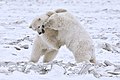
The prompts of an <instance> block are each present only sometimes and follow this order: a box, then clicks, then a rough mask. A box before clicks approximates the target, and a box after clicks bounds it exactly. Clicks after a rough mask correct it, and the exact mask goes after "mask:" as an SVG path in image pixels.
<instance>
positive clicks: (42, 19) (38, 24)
mask: <svg viewBox="0 0 120 80" xmlns="http://www.w3.org/2000/svg"><path fill="white" fill-rule="evenodd" d="M63 12H67V10H66V9H57V10H55V11H49V12H47V13H46V14H43V15H41V16H39V17H37V18H35V19H34V20H33V21H32V23H31V25H30V26H29V28H32V29H33V30H34V31H37V32H38V34H42V33H44V32H45V27H44V24H45V23H46V22H47V21H48V19H49V18H50V17H51V16H52V15H53V14H56V13H63Z"/></svg>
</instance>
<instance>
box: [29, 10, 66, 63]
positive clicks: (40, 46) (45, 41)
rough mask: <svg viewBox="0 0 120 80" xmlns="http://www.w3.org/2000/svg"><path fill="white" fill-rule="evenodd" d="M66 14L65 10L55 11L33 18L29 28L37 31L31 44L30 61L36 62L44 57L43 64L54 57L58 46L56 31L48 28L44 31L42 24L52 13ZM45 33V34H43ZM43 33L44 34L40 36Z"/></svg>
mask: <svg viewBox="0 0 120 80" xmlns="http://www.w3.org/2000/svg"><path fill="white" fill-rule="evenodd" d="M61 12H66V10H65V9H57V10H55V11H49V12H47V13H46V14H43V15H41V16H39V17H37V18H35V19H34V20H33V21H32V23H31V25H30V26H29V28H32V29H33V30H34V31H37V32H38V34H37V35H36V38H35V40H34V42H33V49H32V54H31V58H30V61H32V62H37V61H38V60H39V58H40V57H41V56H43V55H44V60H43V62H50V61H52V60H53V59H54V57H55V56H56V54H57V52H58V50H59V48H60V46H59V43H58V40H57V35H58V31H57V30H53V29H50V28H46V29H45V30H44V26H43V24H44V22H46V21H47V19H48V18H49V17H50V16H51V15H52V14H54V13H61ZM44 32H45V33H44ZM42 33H44V34H42Z"/></svg>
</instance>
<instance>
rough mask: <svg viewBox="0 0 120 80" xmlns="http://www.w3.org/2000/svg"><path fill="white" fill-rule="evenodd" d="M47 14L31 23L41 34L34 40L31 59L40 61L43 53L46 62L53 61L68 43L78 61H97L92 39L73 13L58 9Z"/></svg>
mask: <svg viewBox="0 0 120 80" xmlns="http://www.w3.org/2000/svg"><path fill="white" fill-rule="evenodd" d="M63 10H64V9H63ZM57 11H58V12H57ZM45 15H46V16H47V18H45V17H43V16H40V17H38V18H36V19H35V20H33V22H32V24H31V27H32V28H35V30H36V31H37V32H38V33H39V34H40V35H38V36H37V37H36V39H35V41H34V47H33V52H32V55H31V61H33V62H36V61H38V60H39V58H40V56H42V55H45V56H44V60H43V61H44V62H49V61H52V60H53V59H54V58H55V56H56V54H57V52H58V50H59V48H60V47H61V46H62V45H66V47H67V48H68V49H69V50H70V51H72V53H73V55H74V57H75V60H76V62H78V63H79V62H82V61H86V62H93V63H95V62H96V59H95V54H94V46H93V42H92V39H91V38H90V36H89V35H88V33H87V32H86V31H85V29H84V28H83V27H82V26H81V25H80V23H79V22H78V20H76V19H75V18H74V16H73V15H72V14H70V13H69V12H68V11H66V10H65V11H60V10H59V9H58V10H56V11H55V12H53V13H52V12H51V13H50V15H48V13H47V14H45ZM45 15H44V16H45ZM42 33H43V34H42Z"/></svg>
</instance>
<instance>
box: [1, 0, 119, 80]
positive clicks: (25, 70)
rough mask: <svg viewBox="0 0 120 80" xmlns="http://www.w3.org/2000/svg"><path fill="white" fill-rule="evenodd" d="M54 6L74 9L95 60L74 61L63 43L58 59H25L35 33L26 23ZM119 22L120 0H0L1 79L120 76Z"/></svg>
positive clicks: (102, 79)
mask: <svg viewBox="0 0 120 80" xmlns="http://www.w3.org/2000/svg"><path fill="white" fill-rule="evenodd" d="M57 8H65V9H67V10H68V11H70V12H71V13H73V14H74V15H75V16H76V17H77V18H78V19H79V20H80V22H81V24H82V25H83V26H84V27H85V29H86V30H87V31H88V32H89V33H90V35H91V37H92V39H93V41H94V44H95V48H96V52H95V53H96V58H97V62H98V64H96V65H93V64H85V63H84V62H83V63H79V64H76V63H75V60H74V57H73V55H72V53H71V52H70V51H69V50H68V49H66V47H65V46H63V47H62V48H61V49H60V51H59V53H58V55H57V57H56V59H55V60H57V61H53V62H52V63H49V64H43V63H42V59H40V61H39V62H38V63H36V64H34V63H29V62H28V60H29V58H30V54H31V48H32V44H33V43H32V42H33V39H34V37H35V34H36V33H35V32H34V31H32V30H31V29H29V28H28V26H29V24H30V23H31V21H32V20H33V19H34V18H35V17H36V16H39V15H41V14H42V13H45V12H46V11H49V10H54V9H57ZM119 25H120V0H0V80H56V79H57V80H88V79H89V80H97V79H100V80H120V27H119ZM84 66H85V67H86V68H85V69H84ZM82 69H83V70H84V72H85V73H82ZM86 69H87V71H85V70H86Z"/></svg>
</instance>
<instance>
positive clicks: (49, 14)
mask: <svg viewBox="0 0 120 80" xmlns="http://www.w3.org/2000/svg"><path fill="white" fill-rule="evenodd" d="M54 13H55V12H53V11H49V12H47V13H46V15H47V16H49V17H50V16H51V15H53V14H54Z"/></svg>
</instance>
